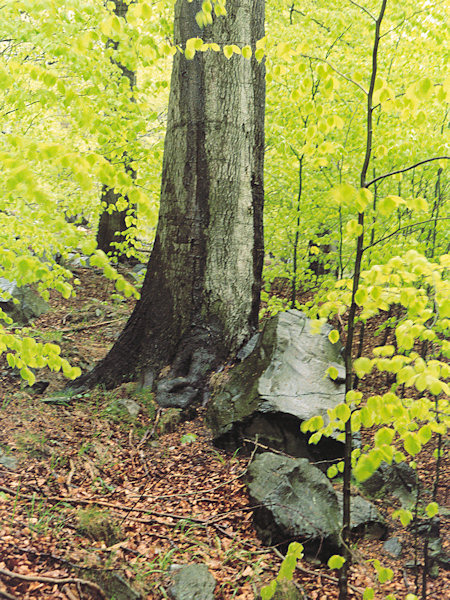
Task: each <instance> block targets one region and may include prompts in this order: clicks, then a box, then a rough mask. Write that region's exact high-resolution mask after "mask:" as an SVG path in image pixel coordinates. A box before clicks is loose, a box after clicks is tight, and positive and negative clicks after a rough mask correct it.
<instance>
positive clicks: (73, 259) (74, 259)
mask: <svg viewBox="0 0 450 600" xmlns="http://www.w3.org/2000/svg"><path fill="white" fill-rule="evenodd" d="M67 262H68V265H69V267H71V268H72V269H80V268H83V267H89V256H84V255H83V254H76V253H74V252H69V254H68V255H67Z"/></svg>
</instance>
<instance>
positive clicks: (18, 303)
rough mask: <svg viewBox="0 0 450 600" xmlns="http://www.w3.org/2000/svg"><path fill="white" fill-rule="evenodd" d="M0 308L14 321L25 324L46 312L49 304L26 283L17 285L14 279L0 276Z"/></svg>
mask: <svg viewBox="0 0 450 600" xmlns="http://www.w3.org/2000/svg"><path fill="white" fill-rule="evenodd" d="M0 309H2V310H3V311H4V312H5V313H7V315H8V316H9V317H11V318H12V319H13V321H14V322H15V323H18V324H19V325H27V324H28V323H29V322H30V320H31V319H35V318H36V317H39V316H40V315H42V314H43V313H45V312H47V311H48V310H49V305H48V304H47V302H46V301H45V300H44V299H43V298H41V296H39V295H38V294H36V292H34V291H33V290H32V289H31V288H30V287H29V286H28V285H25V286H22V287H19V286H18V285H17V284H16V282H15V281H9V279H5V278H4V277H0Z"/></svg>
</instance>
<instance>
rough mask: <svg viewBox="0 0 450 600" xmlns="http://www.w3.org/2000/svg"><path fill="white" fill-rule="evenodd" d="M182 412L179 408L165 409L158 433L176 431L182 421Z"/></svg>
mask: <svg viewBox="0 0 450 600" xmlns="http://www.w3.org/2000/svg"><path fill="white" fill-rule="evenodd" d="M181 412H182V411H181V409H179V408H168V409H167V410H166V411H164V412H163V413H162V415H161V418H160V419H159V423H158V428H157V429H158V434H159V435H164V434H165V433H172V432H174V431H176V430H177V429H178V425H179V424H180V422H181Z"/></svg>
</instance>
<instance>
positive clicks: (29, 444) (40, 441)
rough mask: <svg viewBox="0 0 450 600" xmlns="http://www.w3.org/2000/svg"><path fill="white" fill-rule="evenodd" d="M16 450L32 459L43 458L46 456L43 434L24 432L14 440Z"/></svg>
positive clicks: (46, 450)
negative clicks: (32, 457)
mask: <svg viewBox="0 0 450 600" xmlns="http://www.w3.org/2000/svg"><path fill="white" fill-rule="evenodd" d="M16 443H17V449H18V450H19V451H20V452H25V453H26V454H29V455H30V456H34V457H45V456H47V455H48V453H49V452H48V449H47V447H46V438H45V434H44V433H42V434H40V435H38V434H37V433H30V432H26V433H23V434H21V435H19V436H18V437H17V439H16Z"/></svg>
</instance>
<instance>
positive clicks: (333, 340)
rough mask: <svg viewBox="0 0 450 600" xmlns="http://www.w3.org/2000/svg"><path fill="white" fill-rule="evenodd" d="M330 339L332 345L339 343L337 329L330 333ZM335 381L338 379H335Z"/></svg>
mask: <svg viewBox="0 0 450 600" xmlns="http://www.w3.org/2000/svg"><path fill="white" fill-rule="evenodd" d="M328 339H329V340H330V342H331V343H332V344H335V343H336V342H338V341H339V331H337V330H336V329H333V330H332V331H330V333H329V334H328ZM333 379H336V378H335V377H334V378H333Z"/></svg>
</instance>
